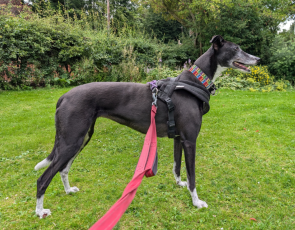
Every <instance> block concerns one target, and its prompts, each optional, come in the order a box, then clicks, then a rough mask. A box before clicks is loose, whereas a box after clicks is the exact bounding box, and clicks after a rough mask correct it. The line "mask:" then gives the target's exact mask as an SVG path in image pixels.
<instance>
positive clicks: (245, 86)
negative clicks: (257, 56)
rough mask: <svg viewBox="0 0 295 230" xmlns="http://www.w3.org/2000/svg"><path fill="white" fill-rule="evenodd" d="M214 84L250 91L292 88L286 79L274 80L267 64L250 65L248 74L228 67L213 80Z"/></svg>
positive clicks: (220, 86)
mask: <svg viewBox="0 0 295 230" xmlns="http://www.w3.org/2000/svg"><path fill="white" fill-rule="evenodd" d="M215 85H216V86H217V88H228V89H232V90H237V89H239V90H249V91H252V92H254V91H262V92H270V91H285V90H286V89H292V85H291V83H290V82H289V81H287V80H279V81H276V82H274V77H273V76H271V75H270V73H269V72H268V68H267V66H251V73H249V74H244V73H242V72H240V71H238V70H235V69H228V70H226V71H225V72H224V73H223V74H222V76H221V77H219V78H218V79H217V80H216V81H215Z"/></svg>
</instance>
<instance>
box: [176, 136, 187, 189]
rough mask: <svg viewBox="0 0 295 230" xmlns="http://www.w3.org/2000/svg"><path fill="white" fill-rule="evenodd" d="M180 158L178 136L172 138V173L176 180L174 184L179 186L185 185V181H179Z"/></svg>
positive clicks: (180, 146) (180, 149)
mask: <svg viewBox="0 0 295 230" xmlns="http://www.w3.org/2000/svg"><path fill="white" fill-rule="evenodd" d="M181 158H182V145H181V142H180V136H178V137H175V138H174V164H173V174H174V177H175V180H176V184H178V185H179V186H182V187H184V186H187V183H186V181H181V177H180V168H181Z"/></svg>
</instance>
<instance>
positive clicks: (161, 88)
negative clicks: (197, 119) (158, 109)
mask: <svg viewBox="0 0 295 230" xmlns="http://www.w3.org/2000/svg"><path fill="white" fill-rule="evenodd" d="M176 79H177V78H167V79H164V80H160V81H158V82H157V90H158V92H157V98H158V99H160V100H161V101H163V102H164V103H166V104H167V107H168V121H167V125H168V137H169V138H174V137H175V120H174V109H175V106H174V104H173V102H172V100H171V96H172V94H173V92H174V91H175V90H186V91H188V92H190V93H191V94H192V95H193V96H195V97H196V98H198V99H199V100H201V101H202V102H203V115H204V114H206V113H207V112H208V111H209V109H210V105H209V100H210V92H212V94H213V95H214V92H215V89H216V88H215V86H214V85H213V86H212V87H211V88H210V89H209V90H207V89H206V87H205V86H204V85H203V84H202V83H201V82H200V84H198V83H195V82H191V81H185V80H179V81H177V80H176ZM154 90H155V89H154Z"/></svg>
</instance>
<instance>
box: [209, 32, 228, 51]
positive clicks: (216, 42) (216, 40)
mask: <svg viewBox="0 0 295 230" xmlns="http://www.w3.org/2000/svg"><path fill="white" fill-rule="evenodd" d="M210 42H211V43H213V48H214V49H215V50H219V49H220V48H221V47H222V46H223V44H224V42H225V41H224V39H223V37H222V36H220V35H214V36H213V37H212V39H211V40H210Z"/></svg>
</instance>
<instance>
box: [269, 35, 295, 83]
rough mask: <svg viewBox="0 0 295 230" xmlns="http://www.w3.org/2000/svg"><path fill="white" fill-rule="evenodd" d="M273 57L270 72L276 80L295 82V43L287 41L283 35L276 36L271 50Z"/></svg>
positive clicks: (292, 40)
mask: <svg viewBox="0 0 295 230" xmlns="http://www.w3.org/2000/svg"><path fill="white" fill-rule="evenodd" d="M270 51H271V57H270V63H269V65H268V66H269V70H270V72H271V73H272V74H273V75H274V76H275V78H276V79H285V80H289V81H291V82H292V83H293V84H294V82H295V56H294V53H295V41H294V39H291V40H287V41H285V38H284V37H283V36H281V35H278V36H276V39H275V40H274V42H273V44H272V47H271V49H270Z"/></svg>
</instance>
